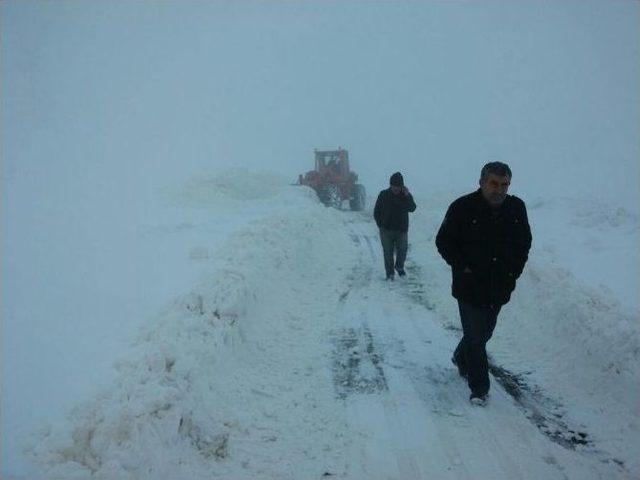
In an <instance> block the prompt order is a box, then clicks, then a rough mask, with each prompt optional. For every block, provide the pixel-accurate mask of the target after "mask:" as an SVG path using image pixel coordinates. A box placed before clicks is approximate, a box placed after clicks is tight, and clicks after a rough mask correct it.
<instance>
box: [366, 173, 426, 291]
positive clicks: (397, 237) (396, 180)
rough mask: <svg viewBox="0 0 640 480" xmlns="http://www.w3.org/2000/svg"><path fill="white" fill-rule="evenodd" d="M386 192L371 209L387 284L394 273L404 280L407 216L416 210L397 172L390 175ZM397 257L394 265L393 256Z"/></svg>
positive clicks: (383, 191) (382, 192)
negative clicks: (378, 237)
mask: <svg viewBox="0 0 640 480" xmlns="http://www.w3.org/2000/svg"><path fill="white" fill-rule="evenodd" d="M389 184H390V185H389V188H388V189H386V190H382V191H381V192H380V194H379V195H378V200H377V201H376V206H375V208H374V209H373V218H374V219H375V221H376V224H377V225H378V228H379V229H380V241H381V242H382V251H383V253H384V269H385V271H386V274H387V280H393V278H394V269H395V271H396V272H398V275H399V276H401V277H404V276H405V271H404V261H405V259H406V257H407V232H408V231H409V212H413V211H414V210H415V209H416V204H415V202H414V201H413V197H412V196H411V193H409V189H408V188H407V187H405V185H404V179H403V178H402V174H401V173H400V172H396V173H394V174H393V175H391V178H390V179H389ZM394 250H395V253H396V258H395V262H394V259H393V253H394Z"/></svg>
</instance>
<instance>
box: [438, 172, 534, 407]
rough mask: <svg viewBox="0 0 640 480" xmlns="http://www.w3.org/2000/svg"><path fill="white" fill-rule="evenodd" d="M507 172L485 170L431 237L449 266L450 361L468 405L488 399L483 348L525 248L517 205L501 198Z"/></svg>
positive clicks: (526, 231)
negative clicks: (456, 328)
mask: <svg viewBox="0 0 640 480" xmlns="http://www.w3.org/2000/svg"><path fill="white" fill-rule="evenodd" d="M510 183H511V169H510V168H509V166H508V165H506V164H504V163H501V162H492V163H488V164H486V165H485V166H484V167H483V168H482V171H481V173H480V188H479V189H478V190H477V191H475V192H473V193H470V194H468V195H465V196H463V197H460V198H458V199H457V200H456V201H454V202H453V203H452V204H451V205H450V206H449V209H448V210H447V214H446V216H445V218H444V221H443V222H442V225H441V226H440V230H439V231H438V235H437V236H436V246H437V247H438V252H440V255H442V257H443V258H444V259H445V261H446V262H447V263H448V264H449V265H450V266H451V272H452V276H453V284H452V294H453V296H454V297H455V298H456V299H457V300H458V308H459V311H460V320H461V322H462V330H463V336H462V340H460V343H459V344H458V347H457V348H456V350H455V352H454V354H453V358H452V361H453V363H455V364H456V365H457V367H458V371H459V373H460V375H462V376H466V377H467V380H468V383H469V388H470V389H471V397H470V400H471V402H472V403H474V404H478V405H484V404H485V403H486V398H487V394H488V393H489V371H488V367H489V366H488V362H487V352H486V344H487V342H488V341H489V339H490V338H491V335H492V334H493V329H494V328H495V326H496V320H497V318H498V313H499V312H500V308H501V307H502V305H504V304H506V303H507V302H508V301H509V299H510V298H511V292H513V290H514V288H515V286H516V280H517V279H518V277H519V276H520V274H521V273H522V270H523V269H524V265H525V263H526V261H527V258H528V256H529V249H530V248H531V229H530V228H529V221H528V219H527V209H526V207H525V204H524V202H523V201H522V200H520V199H519V198H518V197H516V196H513V195H507V190H508V189H509V184H510Z"/></svg>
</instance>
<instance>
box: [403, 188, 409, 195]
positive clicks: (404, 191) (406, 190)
mask: <svg viewBox="0 0 640 480" xmlns="http://www.w3.org/2000/svg"><path fill="white" fill-rule="evenodd" d="M402 194H403V195H405V196H406V195H409V189H408V188H407V187H405V186H403V187H402Z"/></svg>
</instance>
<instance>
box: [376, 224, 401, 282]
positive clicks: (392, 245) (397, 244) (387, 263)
mask: <svg viewBox="0 0 640 480" xmlns="http://www.w3.org/2000/svg"><path fill="white" fill-rule="evenodd" d="M380 241H381V242H382V252H383V254H384V269H385V271H386V272H387V277H392V276H393V274H394V273H393V268H394V267H395V268H397V269H398V270H404V261H405V259H406V258H407V232H401V231H400V230H387V229H386V228H381V229H380ZM394 252H395V254H396V258H395V262H394V259H393V254H394Z"/></svg>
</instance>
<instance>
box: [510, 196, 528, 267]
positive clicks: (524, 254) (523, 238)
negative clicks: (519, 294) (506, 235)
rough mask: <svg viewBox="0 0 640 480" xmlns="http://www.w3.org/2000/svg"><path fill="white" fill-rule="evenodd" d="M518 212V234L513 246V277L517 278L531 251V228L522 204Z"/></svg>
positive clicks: (524, 206)
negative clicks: (514, 257) (514, 256)
mask: <svg viewBox="0 0 640 480" xmlns="http://www.w3.org/2000/svg"><path fill="white" fill-rule="evenodd" d="M521 203H522V205H521V207H520V209H519V210H520V212H519V217H520V218H519V221H520V223H521V226H520V229H521V230H520V234H519V235H518V236H517V238H516V241H515V244H516V247H517V254H516V261H515V265H514V267H513V275H514V276H515V278H518V277H519V276H520V275H521V274H522V271H523V270H524V265H525V264H526V263H527V260H528V259H529V250H530V249H531V241H532V237H531V227H530V226H529V218H528V216H527V207H526V205H525V203H524V202H522V201H521Z"/></svg>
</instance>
